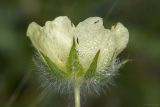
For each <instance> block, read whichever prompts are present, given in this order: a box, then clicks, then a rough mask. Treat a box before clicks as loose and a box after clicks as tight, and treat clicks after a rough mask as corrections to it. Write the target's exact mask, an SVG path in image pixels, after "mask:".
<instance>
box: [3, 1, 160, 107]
mask: <svg viewBox="0 0 160 107" xmlns="http://www.w3.org/2000/svg"><path fill="white" fill-rule="evenodd" d="M159 4H160V0H1V1H0V107H72V106H73V104H74V102H73V101H72V100H68V98H67V96H63V95H59V94H57V93H56V92H54V90H53V92H52V93H50V95H49V96H48V95H47V96H45V94H43V93H42V91H43V89H41V88H39V87H40V86H39V83H38V82H37V76H36V75H34V72H35V70H34V68H33V63H32V62H31V61H32V56H33V48H32V45H31V43H30V41H29V39H28V38H27V37H26V30H27V26H28V24H29V23H30V22H32V21H35V22H37V23H39V24H40V25H44V23H45V21H47V20H53V19H54V18H55V17H57V16H61V15H63V16H64V15H66V16H68V17H69V18H70V19H71V20H72V21H73V23H74V24H75V25H77V24H78V22H80V21H83V20H84V19H86V18H88V17H90V16H100V17H102V18H104V25H105V27H107V28H110V26H111V25H112V24H115V23H116V22H119V21H120V22H122V23H123V24H124V25H125V26H126V27H127V28H128V29H129V32H130V41H129V45H128V47H127V49H125V51H124V52H123V53H122V54H121V55H120V58H121V59H127V58H128V59H132V61H131V62H129V63H127V64H126V65H125V66H124V67H123V69H120V71H119V72H120V75H119V76H117V78H115V83H116V84H115V85H114V86H111V87H110V88H109V89H107V90H106V94H104V93H102V94H100V95H90V96H88V97H86V98H84V99H82V107H160V6H159ZM51 90H52V89H51ZM69 97H71V96H69ZM69 99H70V98H69Z"/></svg>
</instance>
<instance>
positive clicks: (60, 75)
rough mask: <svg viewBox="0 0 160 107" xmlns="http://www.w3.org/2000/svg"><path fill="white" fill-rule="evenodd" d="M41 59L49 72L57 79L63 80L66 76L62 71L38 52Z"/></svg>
mask: <svg viewBox="0 0 160 107" xmlns="http://www.w3.org/2000/svg"><path fill="white" fill-rule="evenodd" d="M40 55H41V57H42V58H43V60H44V62H45V63H46V64H47V66H48V67H49V68H50V70H51V71H52V72H53V73H54V75H56V76H57V77H58V78H63V77H64V76H66V75H67V74H66V73H65V72H64V71H62V70H61V69H60V68H59V67H58V66H57V65H56V64H55V63H54V62H52V61H51V59H50V58H48V57H47V56H46V55H44V54H43V53H42V52H40Z"/></svg>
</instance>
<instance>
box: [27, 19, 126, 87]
mask: <svg viewBox="0 0 160 107" xmlns="http://www.w3.org/2000/svg"><path fill="white" fill-rule="evenodd" d="M27 36H28V37H29V38H30V40H31V42H32V44H33V46H34V47H35V49H36V50H37V51H38V53H39V55H40V57H41V59H42V60H43V62H44V64H46V65H47V66H48V67H49V69H50V70H51V72H52V74H51V75H55V76H56V77H57V79H63V80H68V81H69V82H70V83H73V84H75V83H76V84H86V83H87V84H90V85H91V84H93V82H94V83H95V84H96V85H97V84H99V83H100V82H101V81H103V80H107V79H109V76H110V75H112V74H114V72H115V71H116V70H117V69H118V68H119V66H118V63H117V61H116V58H117V56H118V54H120V53H121V52H122V51H123V50H124V49H125V48H126V46H127V43H128V40H129V32H128V30H127V28H125V27H124V26H123V25H122V24H121V23H118V24H117V25H115V26H113V27H112V28H111V29H106V28H104V26H103V20H102V18H100V17H90V18H87V19H86V20H84V21H82V22H80V23H79V24H78V25H77V26H75V25H74V24H73V23H72V22H71V21H70V20H69V18H68V17H66V16H60V17H57V18H56V19H54V20H53V21H47V22H46V23H45V26H44V27H41V26H39V25H38V24H36V23H35V22H32V23H31V24H30V25H29V27H28V30H27Z"/></svg>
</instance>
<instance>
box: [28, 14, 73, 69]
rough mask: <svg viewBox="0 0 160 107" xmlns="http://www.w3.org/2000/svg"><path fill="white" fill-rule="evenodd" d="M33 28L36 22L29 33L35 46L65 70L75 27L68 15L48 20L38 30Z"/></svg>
mask: <svg viewBox="0 0 160 107" xmlns="http://www.w3.org/2000/svg"><path fill="white" fill-rule="evenodd" d="M32 28H34V29H35V28H36V27H35V24H34V25H33V24H31V25H30V27H29V29H28V31H27V32H28V33H27V34H28V36H29V37H30V39H31V41H32V42H33V45H34V46H35V48H36V49H38V50H39V51H41V52H42V53H43V54H45V55H46V56H47V57H48V58H50V59H51V60H52V61H53V62H54V63H55V64H57V66H58V67H60V68H62V69H63V70H64V69H65V63H66V61H67V58H68V55H69V51H70V48H71V46H72V40H73V35H74V28H75V27H74V25H73V24H72V23H71V21H70V20H69V19H68V17H66V16H60V17H57V18H56V19H55V20H53V21H47V22H46V23H45V26H44V27H40V28H39V30H37V31H34V29H32ZM33 32H36V33H33ZM34 38H35V39H34Z"/></svg>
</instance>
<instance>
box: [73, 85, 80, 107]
mask: <svg viewBox="0 0 160 107" xmlns="http://www.w3.org/2000/svg"><path fill="white" fill-rule="evenodd" d="M74 98H75V107H80V105H81V104H80V85H78V84H75V85H74Z"/></svg>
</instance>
